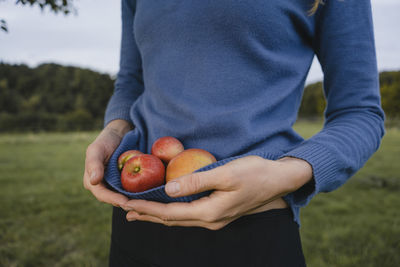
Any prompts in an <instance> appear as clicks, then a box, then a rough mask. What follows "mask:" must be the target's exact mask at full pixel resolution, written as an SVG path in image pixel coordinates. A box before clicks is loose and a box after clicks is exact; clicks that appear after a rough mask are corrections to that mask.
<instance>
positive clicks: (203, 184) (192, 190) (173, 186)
mask: <svg viewBox="0 0 400 267" xmlns="http://www.w3.org/2000/svg"><path fill="white" fill-rule="evenodd" d="M217 169H218V168H215V169H213V170H209V171H203V172H194V173H191V174H188V175H184V176H182V177H180V178H177V179H174V180H172V181H169V182H168V183H167V184H166V185H165V192H166V193H167V194H168V195H169V196H171V197H182V196H189V195H193V194H196V193H201V192H204V191H208V190H212V189H218V188H220V187H221V186H222V183H221V180H222V177H223V176H222V175H220V174H219V172H218V171H216V170H217Z"/></svg>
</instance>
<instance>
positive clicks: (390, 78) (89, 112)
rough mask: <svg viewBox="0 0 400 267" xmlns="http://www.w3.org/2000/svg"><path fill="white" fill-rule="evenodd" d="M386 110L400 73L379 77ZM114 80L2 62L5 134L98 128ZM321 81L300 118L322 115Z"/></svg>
mask: <svg viewBox="0 0 400 267" xmlns="http://www.w3.org/2000/svg"><path fill="white" fill-rule="evenodd" d="M380 84H381V94H382V106H383V108H384V110H385V113H386V116H387V117H388V118H395V119H399V118H400V71H397V72H382V73H380ZM113 87H114V78H113V77H111V76H110V75H108V74H101V73H98V72H95V71H92V70H88V69H82V68H77V67H70V66H61V65H57V64H42V65H39V66H37V67H35V68H30V67H28V66H26V65H11V64H6V63H0V132H22V131H87V130H99V129H101V127H102V125H103V117H104V111H105V108H106V106H107V102H108V100H109V98H110V96H111V94H112V92H113ZM324 109H325V99H324V95H323V91H322V83H321V82H318V83H314V84H310V85H308V86H307V87H306V89H305V91H304V95H303V100H302V104H301V108H300V111H299V117H300V118H314V119H315V118H317V119H320V118H322V117H323V112H324Z"/></svg>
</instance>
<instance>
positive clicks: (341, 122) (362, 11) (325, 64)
mask: <svg viewBox="0 0 400 267" xmlns="http://www.w3.org/2000/svg"><path fill="white" fill-rule="evenodd" d="M315 16H316V18H315V19H316V26H315V27H316V29H315V38H314V50H315V54H316V55H317V57H318V60H319V62H320V64H321V67H322V70H323V73H324V94H325V97H326V100H327V107H326V109H325V112H324V116H325V123H324V126H323V128H322V130H321V131H320V132H318V133H317V134H315V135H314V136H312V137H311V138H310V139H308V140H305V141H303V142H302V143H300V144H299V145H298V146H296V147H294V148H293V149H292V150H291V151H288V152H287V153H285V154H284V155H283V156H282V157H285V156H290V157H295V158H300V159H303V160H305V161H307V162H308V163H310V164H311V166H312V168H313V175H314V177H313V180H312V181H311V182H309V183H308V184H306V185H304V186H303V187H302V188H300V189H299V190H297V191H295V192H293V193H290V194H289V195H287V196H286V197H285V199H286V200H287V201H288V202H289V203H290V204H291V205H293V206H297V207H301V206H304V205H306V204H307V203H308V202H309V201H310V200H311V198H312V197H313V196H314V195H315V194H317V193H319V192H329V191H332V190H334V189H336V188H338V187H339V186H341V185H342V184H344V183H345V182H346V181H347V180H348V179H349V177H351V176H352V175H353V174H354V173H355V172H356V171H357V170H359V169H360V168H361V167H362V166H363V165H364V163H365V162H366V161H367V160H368V158H369V157H370V156H371V155H372V154H373V153H374V152H375V151H376V150H377V149H378V147H379V145H380V141H381V139H382V137H383V135H384V124H383V122H384V113H383V110H382V108H381V104H380V93H379V75H378V71H377V63H376V55H375V43H374V34H373V24H372V14H371V5H370V0H357V1H355V0H349V1H339V0H327V1H325V4H324V5H322V6H321V7H320V9H319V10H318V12H317V13H316V14H315Z"/></svg>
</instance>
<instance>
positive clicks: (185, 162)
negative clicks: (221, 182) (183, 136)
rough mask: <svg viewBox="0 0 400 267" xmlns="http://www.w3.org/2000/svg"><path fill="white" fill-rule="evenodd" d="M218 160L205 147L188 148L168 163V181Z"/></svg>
mask: <svg viewBox="0 0 400 267" xmlns="http://www.w3.org/2000/svg"><path fill="white" fill-rule="evenodd" d="M216 161H217V160H216V159H215V157H214V156H213V155H212V154H211V153H210V152H208V151H206V150H204V149H199V148H190V149H186V150H184V151H182V152H181V153H179V154H178V155H177V156H175V157H174V158H173V159H172V160H171V161H170V162H169V163H168V166H167V175H166V181H167V182H169V181H171V180H173V179H175V178H178V177H180V176H183V175H186V174H189V173H192V172H194V171H196V170H197V169H200V168H202V167H204V166H207V165H209V164H211V163H214V162H216Z"/></svg>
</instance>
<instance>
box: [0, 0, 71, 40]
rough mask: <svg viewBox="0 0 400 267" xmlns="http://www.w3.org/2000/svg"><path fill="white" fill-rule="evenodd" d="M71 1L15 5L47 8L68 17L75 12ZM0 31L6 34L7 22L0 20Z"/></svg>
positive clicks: (33, 1)
mask: <svg viewBox="0 0 400 267" xmlns="http://www.w3.org/2000/svg"><path fill="white" fill-rule="evenodd" d="M1 1H5V0H0V2H1ZM72 2H73V0H16V2H15V3H16V4H17V5H30V6H35V5H36V6H39V7H40V9H41V10H44V9H45V8H49V9H50V11H52V12H54V13H56V14H57V13H63V14H65V15H68V14H69V13H71V12H73V11H75V8H74V6H73V4H72ZM0 29H1V30H2V31H4V32H8V27H7V22H6V21H5V20H4V19H0Z"/></svg>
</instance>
